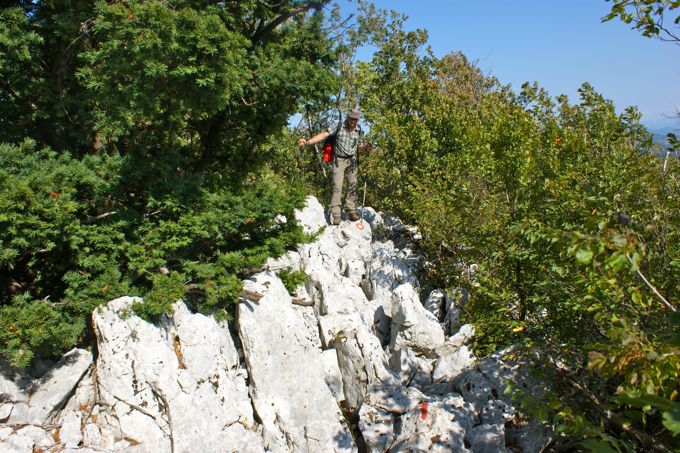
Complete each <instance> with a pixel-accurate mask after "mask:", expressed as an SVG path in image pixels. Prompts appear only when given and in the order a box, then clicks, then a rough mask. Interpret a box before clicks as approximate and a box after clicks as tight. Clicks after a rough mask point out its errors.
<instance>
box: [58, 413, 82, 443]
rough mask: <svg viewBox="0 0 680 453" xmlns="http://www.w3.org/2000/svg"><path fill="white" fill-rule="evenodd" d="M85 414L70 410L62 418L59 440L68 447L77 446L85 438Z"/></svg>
mask: <svg viewBox="0 0 680 453" xmlns="http://www.w3.org/2000/svg"><path fill="white" fill-rule="evenodd" d="M82 420H83V416H82V414H81V413H80V412H73V411H72V412H68V413H66V414H65V415H64V416H63V417H62V418H61V422H60V425H61V428H60V429H59V442H60V443H61V444H63V445H64V446H65V447H66V448H77V447H78V444H80V442H81V441H82V440H83V434H82V431H81V424H82Z"/></svg>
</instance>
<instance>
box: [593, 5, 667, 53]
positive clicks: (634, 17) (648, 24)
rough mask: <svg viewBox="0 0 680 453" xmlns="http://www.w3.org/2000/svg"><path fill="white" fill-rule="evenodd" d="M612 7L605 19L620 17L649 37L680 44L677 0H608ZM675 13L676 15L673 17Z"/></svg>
mask: <svg viewBox="0 0 680 453" xmlns="http://www.w3.org/2000/svg"><path fill="white" fill-rule="evenodd" d="M606 1H608V2H609V1H611V2H612V3H613V4H612V8H611V11H610V12H609V14H607V15H606V16H604V17H603V18H602V20H603V21H605V22H606V21H609V20H612V19H619V20H621V21H623V22H624V23H626V24H633V28H634V29H636V30H638V31H639V32H640V33H642V35H643V36H646V37H648V38H659V39H661V40H663V41H670V42H674V43H676V44H680V12H678V11H675V10H677V9H678V8H680V2H678V1H677V0H606ZM673 15H675V17H673Z"/></svg>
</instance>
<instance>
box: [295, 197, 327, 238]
mask: <svg viewBox="0 0 680 453" xmlns="http://www.w3.org/2000/svg"><path fill="white" fill-rule="evenodd" d="M295 219H296V220H297V221H298V223H299V224H300V226H301V227H302V230H303V231H304V232H305V233H308V234H313V233H316V232H317V231H319V230H320V229H321V228H324V227H325V226H326V215H325V214H324V209H323V206H321V203H319V200H317V199H316V198H314V197H312V196H309V197H307V200H306V204H305V207H304V208H302V209H300V210H298V209H296V210H295Z"/></svg>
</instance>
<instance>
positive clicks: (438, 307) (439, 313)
mask: <svg viewBox="0 0 680 453" xmlns="http://www.w3.org/2000/svg"><path fill="white" fill-rule="evenodd" d="M445 299H446V296H445V293H444V291H442V290H441V289H435V290H433V291H432V292H430V295H429V296H427V299H426V300H425V302H424V303H423V306H424V307H425V309H426V310H427V311H429V312H430V313H432V314H433V315H434V317H435V318H437V319H438V320H440V321H441V320H443V319H444V314H445V313H446V311H445V304H446V301H445Z"/></svg>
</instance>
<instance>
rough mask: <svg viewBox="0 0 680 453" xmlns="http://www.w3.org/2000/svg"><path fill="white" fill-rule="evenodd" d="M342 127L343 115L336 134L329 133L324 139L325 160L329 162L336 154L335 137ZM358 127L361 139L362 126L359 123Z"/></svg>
mask: <svg viewBox="0 0 680 453" xmlns="http://www.w3.org/2000/svg"><path fill="white" fill-rule="evenodd" d="M341 127H342V117H340V121H339V122H338V128H337V129H336V132H335V134H333V135H329V136H328V137H326V138H325V139H324V141H323V161H324V162H325V163H327V164H330V163H331V162H333V156H334V153H333V151H334V149H335V137H337V135H338V132H340V128H341ZM357 129H358V132H359V137H360V138H359V139H360V140H361V136H362V135H363V133H362V131H361V127H360V126H359V125H358V124H357Z"/></svg>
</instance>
